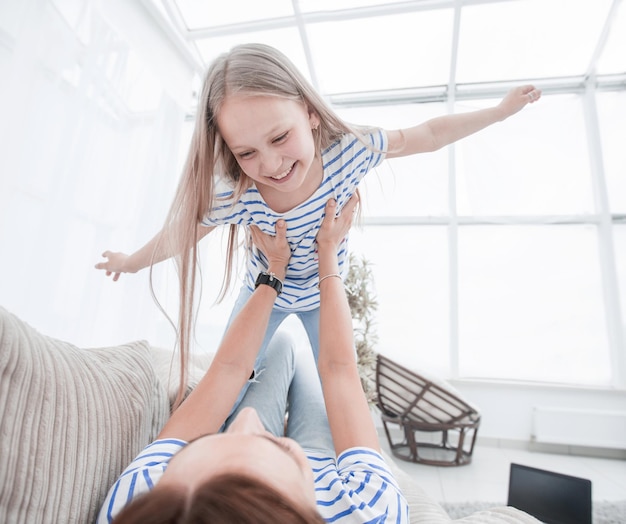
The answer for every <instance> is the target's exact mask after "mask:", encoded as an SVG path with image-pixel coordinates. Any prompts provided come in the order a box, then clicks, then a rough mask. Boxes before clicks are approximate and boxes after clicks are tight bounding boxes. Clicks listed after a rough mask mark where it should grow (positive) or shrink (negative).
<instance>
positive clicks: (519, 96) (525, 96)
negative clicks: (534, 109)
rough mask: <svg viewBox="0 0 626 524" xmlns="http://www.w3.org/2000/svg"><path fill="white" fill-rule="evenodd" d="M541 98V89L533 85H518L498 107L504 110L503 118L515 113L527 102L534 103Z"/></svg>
mask: <svg viewBox="0 0 626 524" xmlns="http://www.w3.org/2000/svg"><path fill="white" fill-rule="evenodd" d="M540 98H541V90H540V89H537V88H536V87H535V86H533V85H530V84H528V85H524V86H518V87H514V88H513V89H511V90H510V91H509V92H508V93H507V94H506V95H505V97H504V98H503V99H502V101H501V102H500V103H499V104H498V108H499V109H500V111H501V112H502V119H503V120H504V119H505V118H508V117H510V116H511V115H514V114H515V113H517V112H518V111H520V110H521V109H523V108H524V107H525V106H526V105H527V104H534V103H535V102H536V101H537V100H539V99H540Z"/></svg>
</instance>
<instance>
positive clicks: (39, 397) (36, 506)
mask: <svg viewBox="0 0 626 524" xmlns="http://www.w3.org/2000/svg"><path fill="white" fill-rule="evenodd" d="M168 416H169V402H168V399H167V393H166V390H165V388H164V387H162V386H161V384H160V382H159V380H158V378H157V376H156V374H155V372H154V368H153V364H152V357H151V353H150V347H149V346H148V344H147V343H146V342H142V341H138V342H131V343H128V344H124V345H121V346H117V347H101V348H91V349H83V348H78V347H76V346H74V345H72V344H70V343H67V342H64V341H61V340H56V339H53V338H50V337H47V336H44V335H42V334H40V333H38V332H37V331H36V330H35V329H33V328H32V327H30V326H29V325H28V324H26V323H25V322H23V321H22V320H20V319H19V318H17V317H16V316H15V315H13V314H12V313H10V312H8V311H7V310H6V309H4V308H2V307H0V457H2V459H1V460H0V522H11V523H28V524H35V523H40V522H41V523H43V522H46V523H47V522H49V523H60V522H76V523H89V522H93V521H94V519H95V516H96V514H97V511H98V510H99V507H100V505H101V503H102V501H103V499H104V497H105V495H106V493H107V490H108V489H109V487H110V486H111V484H113V482H114V481H115V479H116V478H117V476H118V475H119V474H120V473H121V471H122V470H123V469H124V468H125V467H126V466H127V465H128V463H129V462H130V461H131V460H132V459H133V458H134V457H135V455H136V454H137V453H138V452H139V451H140V450H141V449H142V448H143V447H144V446H145V445H146V444H148V443H149V442H150V441H151V440H152V439H153V438H154V437H155V436H156V434H157V433H158V431H159V429H160V428H161V427H162V425H163V424H164V423H165V421H166V420H167V417H168Z"/></svg>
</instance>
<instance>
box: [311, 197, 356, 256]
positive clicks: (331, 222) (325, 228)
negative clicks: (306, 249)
mask: <svg viewBox="0 0 626 524" xmlns="http://www.w3.org/2000/svg"><path fill="white" fill-rule="evenodd" d="M358 201H359V196H358V195H357V194H356V193H355V194H354V195H352V197H351V198H350V200H348V202H346V204H345V205H344V206H343V209H342V210H341V211H340V212H339V213H337V202H335V200H334V199H332V198H331V199H330V200H329V201H328V202H326V210H325V213H326V215H325V216H324V220H323V221H322V225H321V227H320V230H319V231H318V232H317V237H316V240H317V247H318V249H320V250H323V249H325V248H328V249H333V250H334V251H335V252H337V247H338V246H339V244H341V242H342V241H343V239H344V238H345V237H346V235H347V234H348V231H350V228H351V227H352V219H353V218H354V212H355V210H356V205H357V203H358Z"/></svg>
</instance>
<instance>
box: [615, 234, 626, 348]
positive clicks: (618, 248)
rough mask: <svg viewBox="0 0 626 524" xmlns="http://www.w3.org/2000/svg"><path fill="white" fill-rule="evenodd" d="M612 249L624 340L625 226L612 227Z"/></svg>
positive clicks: (625, 320) (625, 324)
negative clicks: (613, 250)
mask: <svg viewBox="0 0 626 524" xmlns="http://www.w3.org/2000/svg"><path fill="white" fill-rule="evenodd" d="M613 247H614V249H615V265H616V267H617V279H618V281H619V297H620V298H619V300H620V308H621V313H622V336H623V337H624V338H626V224H620V225H616V226H613Z"/></svg>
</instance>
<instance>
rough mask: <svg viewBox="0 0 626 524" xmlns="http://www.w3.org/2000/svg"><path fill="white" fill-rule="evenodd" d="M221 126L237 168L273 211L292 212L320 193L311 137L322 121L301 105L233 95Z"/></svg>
mask: <svg viewBox="0 0 626 524" xmlns="http://www.w3.org/2000/svg"><path fill="white" fill-rule="evenodd" d="M217 122H218V127H219V130H220V133H221V135H222V137H223V139H224V142H225V143H226V145H227V146H228V148H229V149H230V151H231V152H232V154H233V155H234V157H235V159H236V160H237V163H238V164H239V166H240V167H241V169H242V170H243V172H244V173H245V174H246V175H247V176H249V177H250V178H251V179H252V180H254V182H255V183H256V186H257V189H258V190H259V192H260V193H261V196H263V198H264V199H265V201H266V202H267V204H268V205H269V206H270V207H271V208H272V209H274V210H275V211H278V212H284V211H288V210H289V209H292V208H294V207H295V206H297V205H298V204H301V203H302V202H304V201H305V200H306V199H307V198H308V197H310V196H311V195H312V194H313V193H314V192H315V190H316V189H317V188H318V187H319V185H320V183H321V181H322V166H321V159H320V156H319V154H318V152H317V151H316V150H315V142H314V140H313V134H312V128H313V127H317V126H318V125H319V117H318V116H317V114H316V113H314V112H313V111H310V110H309V109H308V107H307V106H306V104H304V103H303V102H300V101H296V100H291V99H286V98H281V97H276V96H259V95H246V94H237V95H232V96H228V97H226V99H225V100H224V103H223V104H222V106H221V108H220V111H219V113H218V117H217Z"/></svg>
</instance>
